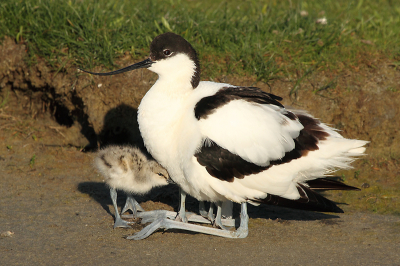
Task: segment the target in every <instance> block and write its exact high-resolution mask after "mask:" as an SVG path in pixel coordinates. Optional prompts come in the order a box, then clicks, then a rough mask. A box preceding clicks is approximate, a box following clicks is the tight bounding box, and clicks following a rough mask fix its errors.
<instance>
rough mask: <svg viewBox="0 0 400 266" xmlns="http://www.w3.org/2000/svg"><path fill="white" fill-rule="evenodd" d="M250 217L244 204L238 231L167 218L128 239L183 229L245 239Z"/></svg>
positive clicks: (244, 203)
mask: <svg viewBox="0 0 400 266" xmlns="http://www.w3.org/2000/svg"><path fill="white" fill-rule="evenodd" d="M248 223H249V216H248V215H247V203H246V202H243V203H242V205H241V212H240V226H239V228H238V229H237V230H236V231H229V230H224V229H217V228H211V227H206V226H201V225H196V224H189V223H182V222H178V221H173V220H170V219H167V218H160V219H157V220H155V221H154V222H153V223H151V224H150V225H148V226H146V227H145V228H144V229H143V230H142V231H140V232H138V233H136V234H134V235H133V236H129V237H127V239H134V240H141V239H144V238H146V237H148V236H150V235H151V234H152V233H153V232H155V231H157V230H158V229H162V228H163V229H166V230H168V229H181V230H186V231H191V232H198V233H203V234H209V235H215V236H221V237H226V238H245V237H247V235H248V232H249V230H248Z"/></svg>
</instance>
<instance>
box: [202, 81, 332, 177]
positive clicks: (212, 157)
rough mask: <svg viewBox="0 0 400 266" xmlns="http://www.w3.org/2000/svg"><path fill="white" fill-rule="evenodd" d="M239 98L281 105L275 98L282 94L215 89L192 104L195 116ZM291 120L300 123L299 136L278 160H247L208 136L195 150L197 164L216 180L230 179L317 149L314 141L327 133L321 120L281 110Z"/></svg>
mask: <svg viewBox="0 0 400 266" xmlns="http://www.w3.org/2000/svg"><path fill="white" fill-rule="evenodd" d="M237 99H243V100H246V101H249V102H253V103H258V104H273V105H276V106H279V107H282V108H283V105H281V104H280V103H279V102H278V101H280V100H282V98H280V97H278V96H275V95H273V94H270V93H267V92H264V91H261V90H260V89H258V88H254V87H226V88H222V89H221V90H219V91H218V92H217V93H216V94H214V95H212V96H208V97H205V98H203V99H201V100H200V101H199V102H198V103H197V104H196V106H195V116H196V118H197V119H199V120H200V119H205V118H207V117H208V116H209V115H211V114H212V113H213V112H215V110H216V109H218V108H219V107H221V106H223V105H224V104H227V103H228V102H230V101H232V100H237ZM284 115H285V116H286V117H288V118H289V119H291V120H296V119H298V120H299V122H300V123H301V124H302V125H303V126H304V128H303V129H302V130H301V131H300V133H299V136H298V137H297V138H296V139H294V142H295V148H294V149H293V150H291V151H289V152H286V153H285V156H284V157H282V158H281V159H278V160H273V161H270V162H269V165H267V166H259V165H257V164H254V163H251V162H248V161H246V160H244V159H243V158H241V157H240V156H239V155H236V154H233V153H231V152H230V151H229V150H227V149H224V148H222V147H220V146H219V145H218V144H217V143H215V142H213V141H212V140H207V141H205V142H204V144H203V146H202V147H201V148H200V150H199V151H198V152H197V153H196V154H195V157H196V158H197V161H198V162H199V163H200V165H202V166H204V167H206V169H207V172H208V173H209V174H210V175H211V176H214V177H216V178H218V179H220V180H224V181H228V182H233V180H234V178H240V179H241V178H244V177H245V176H246V175H251V174H257V173H260V172H262V171H265V170H267V169H268V168H270V167H271V166H273V165H279V164H284V163H288V162H290V161H292V160H295V159H298V158H300V157H302V156H306V155H307V154H308V152H309V151H315V150H318V142H319V141H321V140H325V139H326V138H327V137H328V136H329V133H327V132H326V131H325V130H324V129H323V128H322V127H321V126H320V124H321V122H320V121H319V120H318V119H315V118H313V117H311V116H308V115H307V114H303V113H299V114H297V115H296V114H294V113H293V112H290V111H287V112H286V113H285V114H284Z"/></svg>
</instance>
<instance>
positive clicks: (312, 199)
mask: <svg viewBox="0 0 400 266" xmlns="http://www.w3.org/2000/svg"><path fill="white" fill-rule="evenodd" d="M297 190H298V191H299V194H300V199H298V200H290V199H285V198H282V197H279V196H275V195H271V194H268V196H267V197H266V198H264V199H254V200H250V201H253V202H256V203H263V204H268V205H275V206H280V207H287V208H293V209H300V210H308V211H319V212H336V213H343V210H342V209H340V208H339V207H338V206H337V205H336V204H335V203H334V202H333V201H331V200H329V199H327V198H325V197H323V196H322V195H320V194H319V193H318V192H315V191H314V190H312V189H311V188H309V187H306V186H305V185H302V184H297Z"/></svg>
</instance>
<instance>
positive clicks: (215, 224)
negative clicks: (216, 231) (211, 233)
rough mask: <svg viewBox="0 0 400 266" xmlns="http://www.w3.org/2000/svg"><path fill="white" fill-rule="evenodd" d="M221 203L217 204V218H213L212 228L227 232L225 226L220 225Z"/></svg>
mask: <svg viewBox="0 0 400 266" xmlns="http://www.w3.org/2000/svg"><path fill="white" fill-rule="evenodd" d="M221 218H222V201H218V202H217V216H216V217H215V221H214V226H215V227H219V228H221V229H223V230H229V229H228V228H226V227H225V226H223V225H222V221H221Z"/></svg>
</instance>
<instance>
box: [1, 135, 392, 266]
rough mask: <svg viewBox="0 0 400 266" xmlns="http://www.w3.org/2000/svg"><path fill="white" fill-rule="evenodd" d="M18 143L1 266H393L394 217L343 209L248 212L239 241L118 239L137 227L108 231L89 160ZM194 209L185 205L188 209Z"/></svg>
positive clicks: (4, 161)
mask: <svg viewBox="0 0 400 266" xmlns="http://www.w3.org/2000/svg"><path fill="white" fill-rule="evenodd" d="M26 142H27V141H14V142H13V143H12V145H13V147H12V149H6V148H4V146H5V145H2V147H1V153H0V182H1V187H0V206H1V212H0V231H1V232H2V233H3V236H2V237H1V238H0V264H1V265H117V264H118V265H132V264H133V265H142V264H146V265H161V264H162V265H176V264H184V265H210V264H214V265H240V264H242V265H400V217H398V216H384V215H376V214H372V213H361V212H357V211H354V210H352V209H351V208H350V207H349V206H346V205H344V204H343V205H341V207H342V208H343V209H344V210H345V211H346V213H345V214H340V215H330V214H323V213H313V212H302V211H295V210H288V209H284V208H274V207H269V206H262V207H258V208H256V207H249V215H250V218H251V219H250V224H249V227H250V233H249V236H248V237H247V238H245V239H236V240H235V239H224V238H219V237H214V236H207V235H202V234H192V233H185V232H182V231H171V232H161V231H159V232H157V233H155V234H153V235H152V236H150V237H149V238H147V239H145V240H142V241H130V240H126V239H125V237H126V236H127V235H131V234H133V233H135V232H138V231H139V230H140V229H141V228H142V226H141V225H135V226H133V228H132V229H129V230H126V229H115V230H113V229H112V224H113V216H112V213H113V210H112V205H111V200H110V199H109V195H108V189H107V188H106V187H105V185H104V184H103V183H102V180H101V177H100V176H99V175H98V174H97V173H96V172H95V171H94V170H93V168H92V165H91V164H92V160H93V156H94V155H93V154H91V153H82V152H80V151H78V150H77V149H76V148H65V147H57V146H45V145H42V144H37V142H34V141H28V145H27V143H26ZM32 154H35V155H36V158H35V162H34V164H32V163H31V162H32V157H31V156H32ZM348 193H357V192H348ZM177 194H178V193H177V189H176V188H175V187H169V188H167V189H165V188H164V189H158V190H155V191H153V193H152V194H151V195H150V196H148V197H142V198H139V201H141V202H142V206H143V207H144V208H145V209H155V208H164V209H169V210H172V209H173V208H177V202H178V198H177ZM150 198H151V199H152V200H153V201H151V200H149V199H150ZM123 202H124V197H120V199H119V205H122V204H123ZM196 206H197V203H196V202H195V201H194V200H191V201H190V202H189V206H188V208H189V209H193V210H196ZM7 231H10V232H12V233H13V234H12V235H11V236H5V235H6V232H7Z"/></svg>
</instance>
